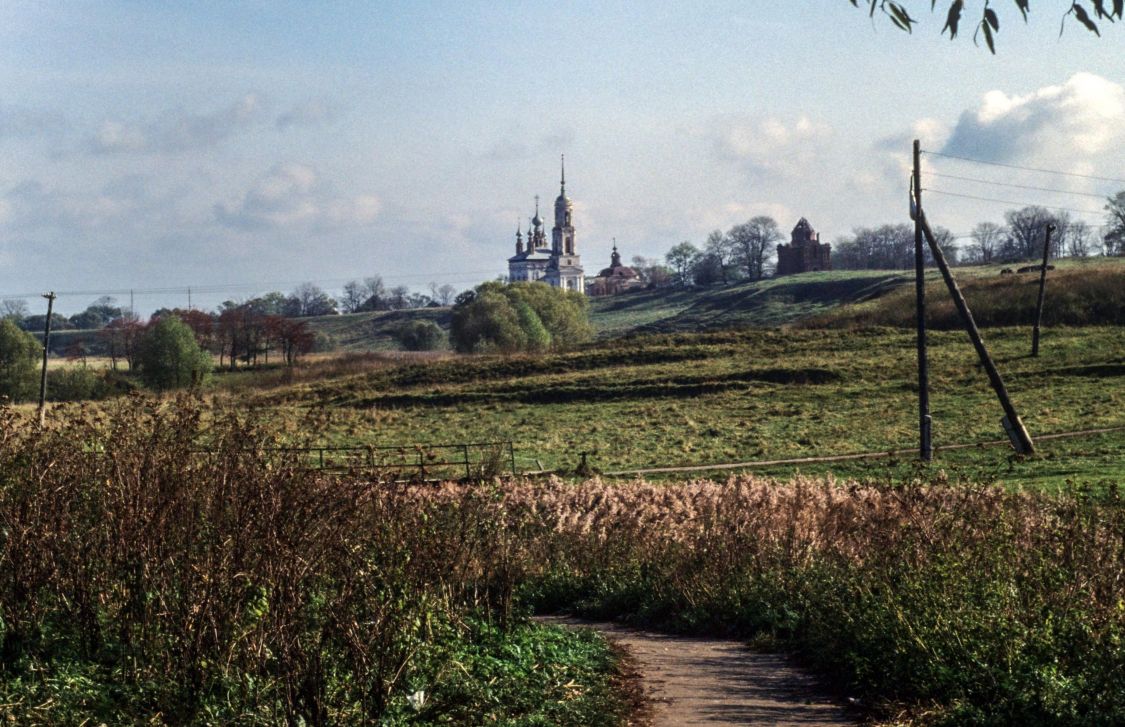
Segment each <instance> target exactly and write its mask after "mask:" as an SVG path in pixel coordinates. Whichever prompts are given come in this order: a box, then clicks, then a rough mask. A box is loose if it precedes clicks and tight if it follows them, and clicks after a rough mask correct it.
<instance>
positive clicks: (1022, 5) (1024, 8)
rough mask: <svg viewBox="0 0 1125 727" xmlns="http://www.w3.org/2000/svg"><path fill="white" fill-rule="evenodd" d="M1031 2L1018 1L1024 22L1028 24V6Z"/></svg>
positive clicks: (1025, 0) (1017, 4)
mask: <svg viewBox="0 0 1125 727" xmlns="http://www.w3.org/2000/svg"><path fill="white" fill-rule="evenodd" d="M1028 1H1029V0H1016V6H1017V7H1019V9H1020V12H1021V13H1023V22H1025V23H1026V22H1027V10H1028V7H1027V4H1028Z"/></svg>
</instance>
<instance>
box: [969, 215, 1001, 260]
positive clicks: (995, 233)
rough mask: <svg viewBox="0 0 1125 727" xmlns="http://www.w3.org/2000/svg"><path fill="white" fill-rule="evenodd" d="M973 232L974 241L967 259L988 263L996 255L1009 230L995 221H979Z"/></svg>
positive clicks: (970, 245)
mask: <svg viewBox="0 0 1125 727" xmlns="http://www.w3.org/2000/svg"><path fill="white" fill-rule="evenodd" d="M971 234H972V238H973V241H972V243H970V244H969V246H968V248H967V250H966V252H967V256H966V257H967V260H969V261H971V262H976V263H985V264H987V263H990V262H992V258H994V257H996V253H997V251H998V250H999V248H1000V243H1001V242H1002V241H1003V240H1004V237H1005V236H1006V235H1007V230H1005V229H1004V228H1003V226H1001V225H998V224H996V223H995V222H978V223H977V225H976V227H974V228H973V231H972V233H971Z"/></svg>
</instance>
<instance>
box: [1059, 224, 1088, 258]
mask: <svg viewBox="0 0 1125 727" xmlns="http://www.w3.org/2000/svg"><path fill="white" fill-rule="evenodd" d="M1092 240H1093V234H1092V231H1091V230H1090V226H1089V225H1087V224H1086V223H1085V222H1083V221H1081V220H1077V221H1075V222H1071V223H1070V229H1069V230H1068V231H1067V239H1066V250H1065V252H1066V254H1067V255H1068V256H1070V257H1089V256H1090V252H1091V251H1092V250H1093V243H1092Z"/></svg>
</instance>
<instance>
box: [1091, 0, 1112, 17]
mask: <svg viewBox="0 0 1125 727" xmlns="http://www.w3.org/2000/svg"><path fill="white" fill-rule="evenodd" d="M1091 1H1092V2H1093V3H1094V14H1095V15H1097V16H1098V18H1099V19H1100V18H1108V17H1109V13H1107V12H1106V9H1105V0H1091Z"/></svg>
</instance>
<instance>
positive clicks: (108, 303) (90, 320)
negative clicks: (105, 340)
mask: <svg viewBox="0 0 1125 727" xmlns="http://www.w3.org/2000/svg"><path fill="white" fill-rule="evenodd" d="M121 315H122V311H121V308H120V307H119V306H118V305H117V301H116V300H115V299H113V298H111V297H109V296H108V295H105V296H102V297H101V298H98V299H97V300H95V301H94V302H93V303H91V304H90V305H89V306H87V307H86V310H84V311H82V312H81V313H75V314H74V315H72V316H71V317H70V324H71V325H72V326H74V327H75V328H78V329H95V328H103V327H104V326H105V325H106V324H107V323H109V322H110V321H112V320H113V319H114V318H120V317H121Z"/></svg>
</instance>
